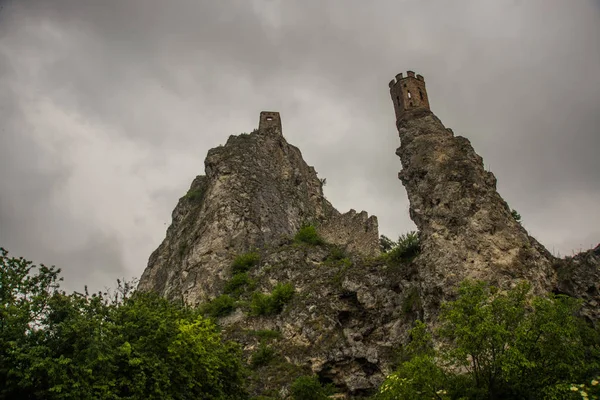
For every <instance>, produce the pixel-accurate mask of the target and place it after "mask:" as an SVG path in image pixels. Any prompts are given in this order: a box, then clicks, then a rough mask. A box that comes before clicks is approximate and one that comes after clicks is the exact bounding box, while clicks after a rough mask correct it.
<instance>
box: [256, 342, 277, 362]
mask: <svg viewBox="0 0 600 400" xmlns="http://www.w3.org/2000/svg"><path fill="white" fill-rule="evenodd" d="M273 358H275V350H273V348H272V347H270V346H267V345H266V344H264V343H262V342H261V343H260V345H259V346H258V350H256V352H255V353H254V354H252V356H251V357H250V365H252V368H258V367H262V366H263V365H267V364H268V363H270V362H271V360H273Z"/></svg>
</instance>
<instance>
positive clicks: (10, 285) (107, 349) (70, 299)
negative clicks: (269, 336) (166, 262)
mask: <svg viewBox="0 0 600 400" xmlns="http://www.w3.org/2000/svg"><path fill="white" fill-rule="evenodd" d="M0 267H1V268H0V381H1V382H2V385H0V399H13V398H19V399H141V398H144V399H146V398H147V399H189V398H198V399H238V398H245V396H246V394H245V392H244V390H243V385H242V380H243V369H242V363H241V361H240V350H239V348H238V347H237V345H234V344H232V343H229V342H224V341H222V340H221V337H220V334H219V332H218V331H217V329H216V327H215V326H214V325H213V324H212V323H211V322H210V321H208V320H206V319H204V318H202V317H201V316H200V315H199V313H198V312H197V311H196V310H193V309H190V308H187V307H184V306H182V305H177V304H174V303H171V302H169V301H167V300H165V299H163V298H161V297H158V296H157V295H154V294H151V293H137V292H136V293H132V285H130V284H127V283H120V282H119V286H118V289H117V291H116V292H115V293H114V294H113V295H110V294H109V293H97V294H92V295H90V294H89V293H88V292H87V290H86V293H84V294H77V293H73V294H66V293H65V292H64V291H60V290H59V285H58V282H59V280H60V278H59V273H60V270H58V269H55V268H54V267H45V266H43V265H41V266H40V267H37V266H33V265H32V263H31V262H29V261H26V260H24V259H23V258H10V257H8V252H7V251H6V250H4V249H1V250H0Z"/></svg>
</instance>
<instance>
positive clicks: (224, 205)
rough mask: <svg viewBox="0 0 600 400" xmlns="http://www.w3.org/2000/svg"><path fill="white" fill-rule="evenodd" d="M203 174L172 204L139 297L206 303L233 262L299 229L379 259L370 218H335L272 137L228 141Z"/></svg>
mask: <svg viewBox="0 0 600 400" xmlns="http://www.w3.org/2000/svg"><path fill="white" fill-rule="evenodd" d="M205 171H206V176H198V177H197V178H196V179H195V180H194V182H193V183H192V185H191V187H190V190H189V191H188V193H187V194H186V195H185V196H184V197H182V198H181V199H180V200H179V203H178V204H177V207H176V208H175V210H174V211H173V221H172V224H171V226H170V227H169V228H168V230H167V235H166V238H165V240H164V241H163V243H162V244H161V245H160V246H159V247H158V249H157V250H156V251H155V252H154V253H153V254H152V255H151V256H150V259H149V262H148V266H147V268H146V270H145V271H144V273H143V275H142V277H141V279H140V283H139V289H140V290H153V291H156V292H158V293H161V294H162V295H164V296H165V297H167V298H170V299H183V300H184V301H185V302H186V303H188V304H198V303H200V302H202V301H205V300H208V299H210V298H213V297H215V296H217V295H218V294H220V291H221V289H222V285H223V282H224V280H225V279H227V278H228V277H229V269H228V267H229V265H230V264H231V260H232V259H233V258H234V257H235V256H236V255H238V254H240V253H243V252H246V251H249V250H250V249H252V248H264V247H266V246H277V244H278V243H279V242H280V241H281V240H283V239H285V238H287V237H290V236H293V235H294V234H295V233H296V232H297V231H298V229H299V228H300V227H301V226H302V224H304V223H313V224H316V225H317V226H324V227H325V228H324V229H325V230H326V232H327V235H329V236H331V237H332V238H333V237H335V243H337V244H339V245H342V246H343V247H350V248H351V249H352V250H353V251H355V252H359V253H360V252H362V253H364V254H369V255H373V254H376V253H377V252H378V242H377V240H378V235H379V234H378V227H377V218H376V217H370V218H369V217H368V216H367V215H366V213H361V214H358V215H357V214H356V213H355V212H354V211H351V212H350V213H348V214H345V215H341V214H340V213H339V212H338V211H337V210H336V209H335V208H334V207H333V206H332V205H331V204H330V203H329V201H327V199H325V197H324V196H323V190H322V183H321V181H320V180H319V178H318V177H317V173H316V171H315V169H314V168H313V167H310V166H308V165H307V164H306V162H305V161H304V160H303V159H302V154H301V153H300V150H298V148H296V147H294V146H292V145H290V144H288V143H287V141H286V140H285V139H284V137H283V135H282V134H281V131H280V130H279V129H276V128H268V129H261V130H257V131H254V132H253V133H251V134H242V135H239V136H231V137H230V138H229V140H228V141H227V143H226V144H225V145H224V146H219V147H217V148H214V149H211V150H210V151H209V152H208V155H207V157H206V160H205ZM355 231H360V237H355V236H353V234H354V232H355Z"/></svg>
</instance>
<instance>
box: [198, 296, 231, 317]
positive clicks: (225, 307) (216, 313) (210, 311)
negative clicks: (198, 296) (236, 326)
mask: <svg viewBox="0 0 600 400" xmlns="http://www.w3.org/2000/svg"><path fill="white" fill-rule="evenodd" d="M234 309H235V300H233V299H232V298H231V297H230V296H229V295H226V294H222V295H221V296H218V297H215V298H214V299H212V300H211V301H209V302H208V303H204V304H203V305H202V306H200V312H201V313H202V314H203V315H207V316H209V317H214V318H217V317H224V316H225V315H228V314H230V313H231V312H232V311H233V310H234Z"/></svg>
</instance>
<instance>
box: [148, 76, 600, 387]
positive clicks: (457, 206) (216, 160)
mask: <svg viewBox="0 0 600 400" xmlns="http://www.w3.org/2000/svg"><path fill="white" fill-rule="evenodd" d="M390 91H391V94H392V100H393V101H394V108H395V111H396V123H397V128H398V132H399V136H400V141H401V146H400V147H399V148H398V149H397V151H396V154H397V155H398V156H399V157H400V160H401V163H402V171H401V172H400V173H399V175H398V176H399V179H400V180H401V181H402V184H403V185H404V186H405V188H406V191H407V193H408V198H409V201H410V217H411V218H412V220H413V221H414V222H415V224H416V225H417V227H418V229H419V239H420V253H419V254H418V255H417V256H416V258H411V259H409V260H406V261H403V262H392V261H391V260H389V259H386V258H385V257H381V254H380V250H379V242H378V239H379V237H378V227H377V218H376V217H374V216H371V217H369V216H368V214H367V213H366V212H364V211H363V212H360V213H357V212H356V211H354V210H350V211H349V212H347V213H345V214H341V213H340V212H338V211H337V210H336V209H335V208H334V207H333V206H332V205H331V204H330V203H329V201H327V199H326V198H325V197H324V195H323V190H322V185H323V181H321V180H320V179H319V178H318V176H317V173H316V171H315V169H314V168H313V167H310V166H308V165H307V164H306V163H305V162H304V160H303V159H302V155H301V153H300V150H298V149H297V148H296V147H294V146H292V145H290V144H288V143H287V141H286V140H285V138H284V137H283V135H282V132H281V120H280V118H279V114H278V113H276V112H263V113H261V117H260V123H259V129H258V130H256V131H254V132H252V133H251V134H241V135H239V136H231V137H230V138H229V140H228V141H227V143H226V144H225V145H224V146H219V147H217V148H215V149H212V150H210V151H209V152H208V156H207V157H206V160H205V170H206V175H205V176H198V177H196V179H195V180H194V181H193V182H192V185H191V187H190V190H189V191H188V193H187V194H186V195H185V196H183V197H182V198H181V199H180V200H179V203H178V204H177V207H176V208H175V210H174V211H173V221H172V224H171V226H170V227H169V228H168V230H167V235H166V238H165V239H164V241H163V242H162V243H161V245H160V246H159V247H158V249H157V250H156V251H155V252H154V253H153V254H152V255H151V257H150V259H149V262H148V267H147V268H146V270H145V271H144V273H143V275H142V277H141V280H140V284H139V289H140V290H153V291H156V292H158V293H160V294H162V295H163V296H165V297H167V298H170V299H178V300H183V301H184V302H186V303H187V304H191V305H197V304H207V302H210V301H211V300H213V299H215V298H216V297H217V296H220V295H222V294H223V293H227V295H228V296H231V298H230V299H229V300H230V301H231V302H233V300H232V299H234V300H235V303H234V305H233V306H231V304H229V306H228V307H229V309H228V310H227V311H228V312H229V311H231V312H230V313H228V314H227V313H225V314H227V315H219V324H220V326H221V327H223V332H224V334H225V336H226V337H227V338H230V339H234V340H236V341H238V342H239V343H240V344H242V347H243V349H244V353H245V355H246V357H247V359H248V360H255V363H254V368H255V372H254V373H253V374H252V376H251V378H250V380H251V385H250V388H251V391H252V393H253V394H256V395H258V394H263V395H277V396H282V397H285V395H286V390H287V389H288V388H289V384H290V383H291V382H292V381H293V380H294V379H295V378H296V377H297V376H299V375H302V374H313V373H314V374H317V375H318V376H319V377H320V379H321V380H322V381H324V382H332V383H334V384H335V385H336V386H337V387H338V389H339V390H340V391H342V392H344V393H347V394H352V395H357V396H360V395H368V394H370V393H372V391H373V390H374V389H375V388H377V387H378V386H379V385H380V384H381V382H382V381H383V379H384V377H385V376H386V374H388V373H389V372H391V371H392V369H393V368H394V366H395V363H396V362H397V355H398V354H397V352H398V350H399V349H401V347H402V345H403V344H405V343H406V341H407V336H408V332H409V330H410V328H411V326H412V324H413V322H414V320H415V319H417V318H418V319H421V320H424V321H426V322H428V323H433V324H435V321H436V317H437V313H438V310H439V306H440V304H441V303H442V302H444V301H447V300H451V299H452V298H453V297H454V295H455V289H456V288H457V285H458V283H459V282H460V281H462V280H464V279H465V278H471V279H480V280H485V281H488V282H490V283H493V284H496V285H498V286H500V287H504V288H508V287H510V286H512V285H513V284H514V283H515V282H517V281H518V280H522V279H525V280H527V281H529V282H530V283H531V284H532V287H533V288H534V290H535V292H536V293H537V294H543V293H547V292H550V291H554V292H560V293H566V294H568V295H570V296H574V297H579V298H582V299H583V300H584V302H585V303H584V309H583V312H582V313H583V315H584V316H586V317H587V318H588V319H590V320H592V321H597V320H598V318H599V317H600V313H599V312H598V304H599V302H600V286H599V284H598V282H599V281H600V247H598V248H596V249H594V250H590V251H588V252H586V253H582V254H580V255H578V256H575V257H572V258H567V259H565V260H558V259H556V258H554V257H552V255H551V254H550V253H549V252H548V251H547V250H546V249H545V248H544V247H543V246H542V245H541V244H539V243H538V242H537V241H536V240H535V239H534V238H532V237H531V236H529V235H528V233H527V232H526V230H525V229H524V228H523V227H522V226H521V224H520V223H519V222H518V221H516V220H515V219H514V217H513V216H512V214H511V209H510V208H509V206H508V205H507V204H506V202H505V201H504V200H503V199H502V197H501V196H500V195H499V194H498V192H497V190H496V178H495V177H494V175H493V174H492V173H491V172H489V171H486V170H485V169H484V166H483V160H482V158H481V157H480V156H479V155H477V154H476V153H475V151H474V149H473V147H472V146H471V144H470V142H469V140H467V139H466V138H464V137H460V136H454V134H453V132H452V131H451V130H450V129H447V128H445V127H444V126H443V124H442V123H441V121H440V120H439V119H438V118H437V117H436V116H435V115H434V114H433V113H432V112H431V111H430V110H429V98H428V97H427V92H426V88H425V81H424V78H423V77H422V76H421V75H416V76H415V74H414V72H410V71H409V73H408V76H407V77H403V76H402V74H399V75H398V76H397V80H393V81H392V82H390ZM305 224H312V225H314V226H316V227H317V232H318V233H319V235H320V236H321V238H323V239H324V241H325V243H324V244H323V243H321V244H315V243H313V244H308V243H298V241H294V239H293V237H294V235H295V234H296V233H297V232H298V230H299V229H300V228H301V227H302V226H303V225H305ZM401 230H404V229H401V228H400V229H399V231H401ZM249 251H252V252H253V253H255V254H254V260H255V262H253V263H252V264H253V265H249V266H247V269H248V270H247V271H246V272H243V273H239V272H238V275H234V271H233V268H232V267H233V266H232V262H233V260H234V259H235V257H236V256H238V255H241V254H244V253H247V252H249ZM234 284H235V285H234ZM280 284H288V285H291V287H292V288H293V291H294V294H293V295H292V297H291V299H288V302H287V303H285V306H284V307H282V308H281V309H278V310H277V312H274V313H267V314H266V315H264V314H261V313H259V312H257V311H256V304H255V300H256V299H260V298H262V297H261V296H267V295H268V294H270V293H273V291H274V290H275V289H276V288H278V287H280ZM209 304H212V303H209ZM231 308H233V310H231ZM257 354H258V355H261V354H262V355H261V357H263V361H264V358H265V357H266V358H267V359H268V360H269V361H268V362H264V363H262V364H261V363H260V362H258V361H256V359H257V357H256V355H257ZM267 356H268V357H267ZM269 357H270V358H269Z"/></svg>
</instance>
